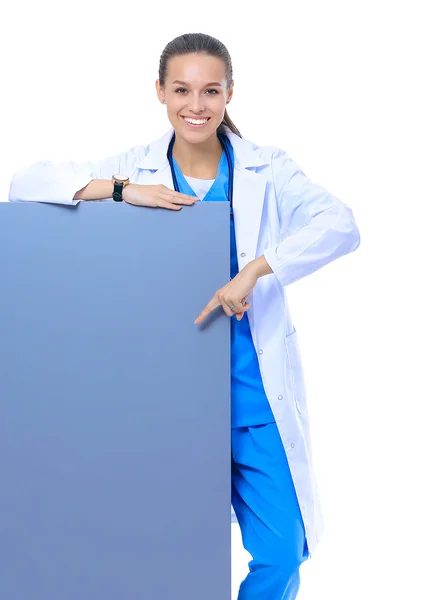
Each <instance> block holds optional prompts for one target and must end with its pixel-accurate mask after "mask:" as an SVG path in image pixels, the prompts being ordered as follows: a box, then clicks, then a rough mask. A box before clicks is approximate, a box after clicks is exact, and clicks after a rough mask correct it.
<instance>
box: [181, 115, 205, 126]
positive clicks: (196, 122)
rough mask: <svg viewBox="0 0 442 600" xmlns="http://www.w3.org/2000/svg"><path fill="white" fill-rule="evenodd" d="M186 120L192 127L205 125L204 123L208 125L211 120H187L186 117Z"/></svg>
mask: <svg viewBox="0 0 442 600" xmlns="http://www.w3.org/2000/svg"><path fill="white" fill-rule="evenodd" d="M184 120H185V121H187V122H188V123H191V124H192V125H203V123H207V121H208V120H209V119H186V118H185V117H184Z"/></svg>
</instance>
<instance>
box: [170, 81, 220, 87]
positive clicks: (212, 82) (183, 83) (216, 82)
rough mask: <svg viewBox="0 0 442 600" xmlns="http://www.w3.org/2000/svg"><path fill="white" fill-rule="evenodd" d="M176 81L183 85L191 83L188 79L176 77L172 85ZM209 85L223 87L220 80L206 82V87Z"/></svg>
mask: <svg viewBox="0 0 442 600" xmlns="http://www.w3.org/2000/svg"><path fill="white" fill-rule="evenodd" d="M174 83H180V84H181V85H190V84H189V83H188V82H187V81H180V80H179V79H175V81H174V82H173V83H172V85H173V84H174ZM209 85H217V86H219V87H222V85H221V84H220V83H219V82H218V81H211V82H210V83H206V85H205V86H204V87H207V86H209Z"/></svg>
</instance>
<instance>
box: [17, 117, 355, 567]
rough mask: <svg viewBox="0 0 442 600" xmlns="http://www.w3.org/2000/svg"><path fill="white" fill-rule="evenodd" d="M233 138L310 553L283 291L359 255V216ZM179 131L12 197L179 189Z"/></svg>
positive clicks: (241, 216) (270, 364) (310, 474)
mask: <svg viewBox="0 0 442 600" xmlns="http://www.w3.org/2000/svg"><path fill="white" fill-rule="evenodd" d="M225 132H226V133H227V135H228V137H229V139H230V141H231V143H232V146H233V150H234V156H235V170H234V186H233V210H234V220H235V236H236V245H237V256H238V266H239V270H241V269H242V268H244V267H245V266H246V264H247V263H248V262H250V261H251V260H253V259H254V258H255V257H258V256H261V255H262V254H264V256H265V258H266V260H267V262H268V263H269V265H270V267H271V268H272V269H273V274H270V275H267V276H264V277H261V278H259V279H258V282H257V284H256V286H255V288H254V290H253V292H252V294H251V296H250V302H251V307H250V309H249V311H248V317H249V322H250V328H251V333H252V338H253V343H254V345H255V348H256V352H257V356H258V360H259V366H260V370H261V375H262V380H263V384H264V388H265V391H266V394H267V397H268V400H269V402H270V406H271V408H272V411H273V414H274V417H275V421H276V423H277V426H278V429H279V432H280V435H281V439H282V442H283V445H284V448H285V451H286V455H287V459H288V464H289V467H290V471H291V475H292V479H293V483H294V486H295V489H296V493H297V496H298V500H299V505H300V509H301V513H302V517H303V520H304V525H305V530H306V537H307V543H308V547H309V557H311V555H312V553H313V551H314V550H315V548H316V546H317V544H318V542H319V540H320V538H321V537H322V533H323V528H324V526H323V514H322V509H321V504H320V499H319V496H318V490H317V484H316V479H315V473H314V464H313V458H312V448H311V441H310V425H309V416H308V410H307V402H306V391H305V385H304V375H303V367H302V361H301V355H300V349H299V346H298V338H297V333H296V329H295V328H294V327H293V324H292V321H291V317H290V312H289V307H288V305H287V299H286V294H285V289H284V288H285V287H286V286H288V285H290V284H292V283H294V282H295V281H298V280H299V279H301V278H302V277H305V276H306V275H309V274H310V273H313V272H314V271H316V270H317V269H319V268H320V267H322V266H324V265H326V264H327V263H329V262H331V261H333V260H335V259H337V258H339V257H340V256H343V255H345V254H347V253H349V252H352V251H354V250H356V248H357V247H358V246H359V243H360V235H359V230H358V227H357V225H356V223H355V220H354V217H353V212H352V210H351V209H350V208H349V207H348V206H347V205H346V204H344V203H343V202H342V201H340V200H339V199H338V198H336V197H335V196H333V195H332V194H330V193H329V192H328V191H327V190H326V189H324V188H323V187H322V186H321V185H319V184H317V183H313V182H312V181H311V180H310V179H308V178H307V177H306V176H305V174H304V173H303V171H302V170H301V169H300V168H299V166H298V165H297V164H296V163H295V162H294V161H293V160H291V159H290V158H289V156H288V155H287V154H286V153H285V152H284V151H283V150H281V149H279V148H277V147H275V146H263V147H259V146H257V145H256V144H254V143H252V142H250V141H247V140H244V139H241V138H240V137H239V136H237V135H235V134H234V133H232V132H231V131H230V130H229V129H227V128H226V129H225ZM172 134H173V129H170V130H169V131H168V132H167V133H166V134H165V135H164V136H163V137H161V138H160V139H158V140H157V141H155V142H153V143H151V144H149V145H148V146H147V147H145V146H135V147H133V148H131V149H130V150H128V151H127V152H122V153H121V154H118V155H116V156H114V157H110V158H107V159H105V160H103V161H100V162H98V163H91V162H87V163H79V164H77V163H74V162H70V163H60V164H53V163H51V162H49V161H41V162H39V163H35V164H33V165H31V166H30V167H28V168H26V169H22V170H21V171H18V172H16V173H15V174H14V176H13V178H12V181H11V185H10V193H9V200H10V201H45V202H55V203H60V204H71V205H72V204H77V203H78V202H79V201H78V200H77V201H73V200H72V198H73V196H74V195H75V192H77V191H78V190H80V189H82V188H83V187H84V186H86V185H87V184H88V183H89V182H90V181H91V180H92V179H111V178H112V175H114V174H117V173H121V174H125V175H129V176H130V180H131V182H133V183H138V184H145V185H154V184H164V185H165V186H167V187H168V188H170V189H173V182H172V176H171V171H170V167H169V163H168V160H167V147H168V144H169V141H170V139H171V136H172ZM106 200H107V201H112V198H108V199H106ZM106 200H105V201H106ZM214 292H215V290H214Z"/></svg>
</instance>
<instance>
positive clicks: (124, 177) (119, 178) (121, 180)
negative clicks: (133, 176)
mask: <svg viewBox="0 0 442 600" xmlns="http://www.w3.org/2000/svg"><path fill="white" fill-rule="evenodd" d="M114 179H116V180H117V181H118V182H123V181H127V180H128V179H129V176H128V175H114Z"/></svg>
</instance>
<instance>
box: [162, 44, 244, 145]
mask: <svg viewBox="0 0 442 600" xmlns="http://www.w3.org/2000/svg"><path fill="white" fill-rule="evenodd" d="M164 84H165V85H164V87H163V88H162V87H160V85H159V81H158V80H157V82H156V88H157V94H158V98H159V99H160V101H161V102H165V103H166V104H167V116H168V117H169V121H170V123H171V124H172V127H173V128H174V129H175V132H176V134H177V135H180V136H181V137H183V138H184V139H185V140H186V141H188V142H190V143H196V144H199V143H201V142H203V141H205V140H207V139H208V138H209V137H210V136H211V135H213V134H214V133H215V132H216V129H217V127H218V126H219V125H220V123H221V122H222V120H223V117H224V111H225V107H226V104H228V103H229V102H230V99H231V97H232V93H233V82H232V85H231V86H230V89H229V90H227V81H226V74H225V67H224V62H223V61H222V60H221V59H219V58H215V57H213V56H207V55H205V54H186V55H184V56H175V57H174V58H172V59H171V60H170V61H169V64H168V73H167V77H166V80H165V82H164ZM186 119H192V120H194V119H196V120H197V121H199V124H192V123H189V122H188V121H187V120H186ZM201 121H202V122H201Z"/></svg>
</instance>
